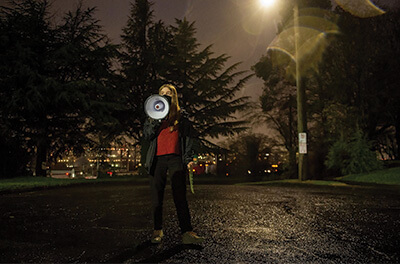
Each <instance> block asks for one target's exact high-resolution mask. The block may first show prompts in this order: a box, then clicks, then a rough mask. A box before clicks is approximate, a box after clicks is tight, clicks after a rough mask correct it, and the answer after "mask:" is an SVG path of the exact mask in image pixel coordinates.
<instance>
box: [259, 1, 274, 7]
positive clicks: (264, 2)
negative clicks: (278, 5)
mask: <svg viewBox="0 0 400 264" xmlns="http://www.w3.org/2000/svg"><path fill="white" fill-rule="evenodd" d="M274 3H275V0H260V4H261V6H263V7H269V6H272V5H273V4H274Z"/></svg>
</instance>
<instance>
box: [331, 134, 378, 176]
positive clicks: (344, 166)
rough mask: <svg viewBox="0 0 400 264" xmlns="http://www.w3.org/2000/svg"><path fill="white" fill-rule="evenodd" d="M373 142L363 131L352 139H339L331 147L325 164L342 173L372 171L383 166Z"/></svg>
mask: <svg viewBox="0 0 400 264" xmlns="http://www.w3.org/2000/svg"><path fill="white" fill-rule="evenodd" d="M371 146H372V144H371V143H370V142H369V141H368V140H367V139H366V138H365V136H364V135H363V133H362V132H361V131H356V132H355V134H354V136H353V137H352V138H350V140H348V141H345V140H339V141H337V142H336V143H335V144H333V146H332V147H331V148H330V150H329V153H328V156H327V160H326V162H325V165H326V166H327V167H328V168H329V169H334V170H339V171H340V173H341V174H342V175H348V174H357V173H363V172H370V171H373V170H377V169H380V168H382V163H381V162H380V161H378V159H377V157H376V153H375V151H373V150H372V147H371Z"/></svg>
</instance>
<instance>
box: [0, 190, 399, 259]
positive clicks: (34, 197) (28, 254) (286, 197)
mask: <svg viewBox="0 0 400 264" xmlns="http://www.w3.org/2000/svg"><path fill="white" fill-rule="evenodd" d="M195 187H196V194H195V195H192V194H190V193H189V194H188V197H189V205H190V208H191V213H192V222H193V225H194V226H195V230H196V231H198V233H200V234H201V235H203V236H205V237H206V243H204V245H202V246H183V245H181V244H180V234H179V230H178V223H177V220H176V214H175V209H174V207H173V202H172V196H171V191H170V189H169V188H167V192H166V197H165V211H164V212H165V213H164V219H165V233H166V239H165V242H164V243H163V244H161V245H158V246H157V245H156V246H155V245H151V244H150V243H149V234H150V232H151V229H152V224H151V217H150V203H149V193H148V190H149V188H148V187H147V186H135V185H133V184H112V185H104V184H101V185H87V186H75V187H66V188H59V189H51V190H46V191H35V192H25V193H20V194H18V193H15V194H3V195H0V221H1V225H0V262H76V263H80V262H112V263H121V262H125V263H136V262H142V263H143V262H145V263H149V262H150V263H155V262H166V263H399V262H400V251H399V249H400V199H399V198H400V192H399V191H398V190H378V189H371V188H365V187H355V188H344V187H316V186H314V187H278V186H275V187H273V186H270V187H265V186H233V185H198V186H195Z"/></svg>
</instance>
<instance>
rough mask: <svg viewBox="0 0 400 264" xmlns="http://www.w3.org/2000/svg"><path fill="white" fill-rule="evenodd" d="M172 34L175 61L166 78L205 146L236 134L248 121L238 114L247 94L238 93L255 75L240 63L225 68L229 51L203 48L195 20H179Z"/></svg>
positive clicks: (243, 105)
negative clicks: (220, 53)
mask: <svg viewBox="0 0 400 264" xmlns="http://www.w3.org/2000/svg"><path fill="white" fill-rule="evenodd" d="M171 29H172V34H173V48H174V49H175V52H174V55H173V57H172V63H173V64H172V65H171V66H170V69H169V71H168V72H167V75H166V79H167V80H169V81H170V82H171V83H173V84H174V85H175V86H176V87H177V89H178V92H179V93H181V94H182V98H181V105H182V106H183V108H184V109H185V111H186V112H187V113H188V114H189V116H190V119H191V120H192V121H193V125H194V127H195V129H196V130H197V131H198V133H199V137H200V138H201V139H202V142H203V146H212V144H211V142H210V141H209V140H208V139H209V138H217V137H218V136H227V135H233V134H235V133H238V132H240V131H243V130H244V129H246V127H245V125H246V122H244V121H243V120H237V117H236V115H235V114H237V113H238V112H239V111H242V110H244V109H246V107H247V106H248V103H247V101H248V97H238V96H237V93H238V91H240V89H241V88H243V87H244V85H245V83H246V82H247V80H248V79H249V78H250V77H251V76H252V75H245V76H244V77H242V76H243V75H244V74H245V73H246V72H245V71H235V69H236V68H237V66H238V65H239V63H236V64H233V65H231V66H229V67H227V68H225V64H226V62H227V60H228V59H229V57H228V56H227V55H226V54H222V55H219V56H213V55H214V54H213V52H212V51H211V48H212V46H211V45H210V46H207V47H205V48H204V49H200V43H198V41H197V39H196V37H195V33H196V30H195V27H194V22H192V23H190V22H189V21H187V20H186V19H183V20H178V19H177V20H176V25H174V26H172V27H171Z"/></svg>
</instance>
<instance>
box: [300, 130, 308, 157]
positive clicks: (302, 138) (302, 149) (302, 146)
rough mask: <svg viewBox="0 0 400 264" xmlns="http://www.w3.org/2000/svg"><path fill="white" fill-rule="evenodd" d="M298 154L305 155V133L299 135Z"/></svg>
mask: <svg viewBox="0 0 400 264" xmlns="http://www.w3.org/2000/svg"><path fill="white" fill-rule="evenodd" d="M299 153H300V154H307V133H299Z"/></svg>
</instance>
